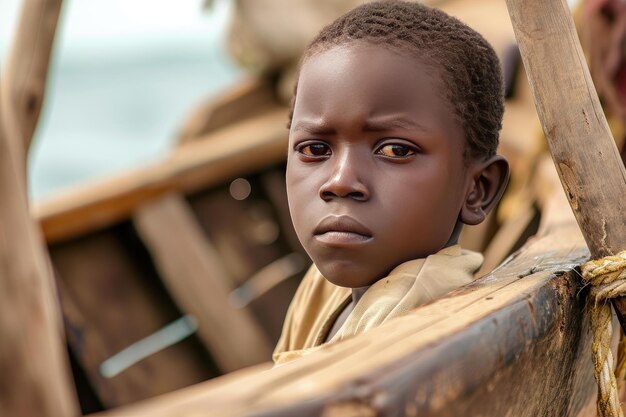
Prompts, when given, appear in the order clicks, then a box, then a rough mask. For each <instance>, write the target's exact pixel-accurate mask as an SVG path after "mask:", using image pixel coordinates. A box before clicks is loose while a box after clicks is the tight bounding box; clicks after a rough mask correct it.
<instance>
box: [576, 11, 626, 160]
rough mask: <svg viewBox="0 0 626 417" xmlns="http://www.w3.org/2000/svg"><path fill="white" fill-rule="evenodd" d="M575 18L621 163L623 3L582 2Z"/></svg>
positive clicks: (625, 63)
mask: <svg viewBox="0 0 626 417" xmlns="http://www.w3.org/2000/svg"><path fill="white" fill-rule="evenodd" d="M577 17H578V19H577V20H578V24H579V32H580V33H581V41H582V44H583V49H584V50H585V54H586V56H587V61H588V63H589V69H590V71H591V76H592V78H593V82H594V84H595V86H596V90H597V91H598V95H599V96H600V100H601V101H602V106H603V109H604V112H605V114H606V116H607V119H608V121H609V124H610V126H611V130H612V131H613V136H614V137H615V140H616V142H617V144H618V147H619V148H620V149H621V153H622V160H624V159H625V158H626V149H625V148H624V135H625V134H626V130H625V122H626V59H625V55H626V2H625V1H624V0H584V1H583V2H582V4H581V10H580V11H579V12H578V16H577Z"/></svg>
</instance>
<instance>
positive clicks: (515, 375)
mask: <svg viewBox="0 0 626 417" xmlns="http://www.w3.org/2000/svg"><path fill="white" fill-rule="evenodd" d="M587 258H588V251H587V249H586V247H585V245H584V242H583V240H582V237H581V235H580V231H579V230H578V228H577V227H576V226H575V225H574V224H572V223H570V224H568V225H563V224H562V225H560V226H559V227H558V229H552V230H551V235H550V236H544V237H543V238H541V239H536V240H534V241H532V242H531V243H529V244H528V245H526V246H525V247H524V248H523V250H522V251H521V252H520V253H518V254H517V255H516V256H514V257H512V258H511V259H510V260H509V261H507V262H506V263H505V264H504V265H503V266H501V267H499V268H498V269H497V270H496V271H494V272H493V273H491V274H489V275H487V276H485V277H483V278H481V279H480V280H478V281H476V282H475V283H474V284H471V285H470V286H467V287H464V288H462V289H460V290H458V291H456V292H454V293H452V294H449V295H448V296H446V297H445V298H443V299H439V300H437V301H435V302H434V303H432V304H429V305H427V306H423V307H421V308H419V309H417V310H415V311H414V312H413V313H410V314H408V315H407V316H405V317H402V318H399V319H397V320H394V321H392V322H390V323H388V324H386V325H383V326H380V327H378V328H376V329H373V330H371V331H369V332H365V333H363V334H360V335H358V336H356V337H354V338H351V339H349V340H346V341H343V342H340V343H336V344H330V345H325V346H324V347H322V348H321V349H320V350H319V351H318V352H315V353H314V354H311V355H309V356H306V357H304V358H302V359H299V360H297V361H295V362H293V363H290V364H287V365H284V366H281V367H278V368H275V369H272V370H271V371H263V372H260V371H251V372H247V373H244V374H240V375H238V374H237V373H235V374H233V375H229V376H227V377H225V378H218V379H215V380H212V381H209V382H207V383H204V384H202V385H201V386H197V387H193V388H190V389H189V390H184V391H180V392H177V393H172V394H169V395H168V396H167V397H162V398H160V399H158V400H155V401H150V402H146V403H144V404H141V405H137V406H134V407H131V408H127V409H121V410H117V411H115V412H111V413H107V414H106V415H109V416H116V417H122V416H125V417H143V416H151V417H161V416H183V417H184V416H192V415H196V413H198V412H200V410H201V411H202V412H203V413H206V414H215V415H221V416H269V415H274V416H279V415H281V416H282V415H285V416H286V415H298V416H302V417H305V416H319V415H409V416H415V415H420V416H457V415H491V416H501V415H514V416H521V417H525V416H537V415H558V416H576V415H579V416H583V415H586V414H585V413H587V411H588V410H589V409H590V408H589V404H590V403H591V402H592V401H593V400H594V395H595V385H594V381H593V378H592V372H593V368H592V364H591V362H590V361H589V360H588V354H587V353H586V352H587V349H589V345H590V333H589V331H588V327H587V326H588V325H587V321H586V320H583V306H584V299H585V297H584V295H585V293H584V291H582V292H581V289H580V287H579V281H578V278H577V275H576V273H575V272H574V268H575V267H576V266H577V265H579V264H580V263H581V262H583V261H584V260H585V259H587ZM338 370H341V371H340V372H339V371H338ZM349 413H352V414H349Z"/></svg>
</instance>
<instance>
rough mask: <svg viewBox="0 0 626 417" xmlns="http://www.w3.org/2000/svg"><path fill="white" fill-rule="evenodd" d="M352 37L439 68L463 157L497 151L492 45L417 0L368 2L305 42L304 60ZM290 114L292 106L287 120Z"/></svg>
mask: <svg viewBox="0 0 626 417" xmlns="http://www.w3.org/2000/svg"><path fill="white" fill-rule="evenodd" d="M356 40H363V41H366V42H371V43H376V44H378V43H380V44H384V45H385V46H389V47H392V48H395V49H397V50H399V51H400V52H408V53H410V54H413V55H416V54H417V56H418V57H419V58H421V59H423V60H424V62H425V63H426V64H428V65H432V66H435V67H436V68H438V69H439V70H440V71H441V72H442V74H443V80H442V81H443V83H444V86H445V88H446V89H447V92H448V97H447V98H448V101H449V102H450V103H451V105H452V106H453V107H454V110H455V112H456V115H457V117H458V118H459V119H460V123H461V125H462V127H463V130H464V131H465V136H466V141H467V145H466V148H465V157H470V158H477V159H486V158H489V157H491V156H493V155H495V153H496V148H497V147H498V137H499V132H500V129H501V127H502V116H503V113H504V97H503V82H502V71H501V68H500V62H499V60H498V57H497V55H496V53H495V52H494V50H493V48H492V47H491V45H490V44H489V43H488V42H487V41H486V40H485V39H484V38H483V37H482V36H481V35H480V34H479V33H478V32H476V31H474V30H473V29H471V28H470V27H469V26H467V25H466V24H464V23H462V22H461V21H460V20H458V19H456V18H454V17H452V16H449V15H447V14H446V13H444V12H442V11H440V10H437V9H434V8H431V7H428V6H425V5H423V4H420V3H416V2H406V1H386V2H373V3H367V4H364V5H362V6H359V7H357V8H355V9H353V10H352V11H350V12H348V13H347V14H345V15H343V16H341V17H340V18H338V19H337V20H335V21H334V22H333V23H331V24H330V25H328V26H326V27H325V28H324V29H322V31H321V32H320V33H319V34H318V35H317V37H316V38H315V39H314V40H313V42H311V44H309V46H308V48H307V50H306V51H305V54H304V57H303V62H304V61H306V59H307V58H308V57H310V56H312V55H315V54H317V53H319V52H322V51H325V50H328V49H331V48H332V47H334V46H338V45H343V44H346V43H350V42H352V41H356ZM296 88H297V86H296ZM292 115H293V108H292V114H291V115H290V116H289V124H291V117H292Z"/></svg>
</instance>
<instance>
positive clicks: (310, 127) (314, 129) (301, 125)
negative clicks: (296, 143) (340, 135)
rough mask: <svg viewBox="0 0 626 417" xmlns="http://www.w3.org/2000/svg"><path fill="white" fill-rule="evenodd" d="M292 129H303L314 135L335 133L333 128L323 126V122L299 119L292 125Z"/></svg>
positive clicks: (295, 130)
mask: <svg viewBox="0 0 626 417" xmlns="http://www.w3.org/2000/svg"><path fill="white" fill-rule="evenodd" d="M293 131H294V132H297V131H303V132H307V133H312V134H316V135H332V134H334V133H337V131H336V130H335V129H333V128H330V127H327V126H324V124H322V123H315V122H309V121H306V120H301V121H299V122H298V123H296V124H295V125H294V127H293Z"/></svg>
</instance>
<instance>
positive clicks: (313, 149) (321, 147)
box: [298, 143, 330, 157]
mask: <svg viewBox="0 0 626 417" xmlns="http://www.w3.org/2000/svg"><path fill="white" fill-rule="evenodd" d="M298 152H300V153H301V154H304V155H305V156H311V157H317V156H327V155H330V146H328V145H326V144H325V143H310V144H308V145H303V146H300V147H299V148H298Z"/></svg>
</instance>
